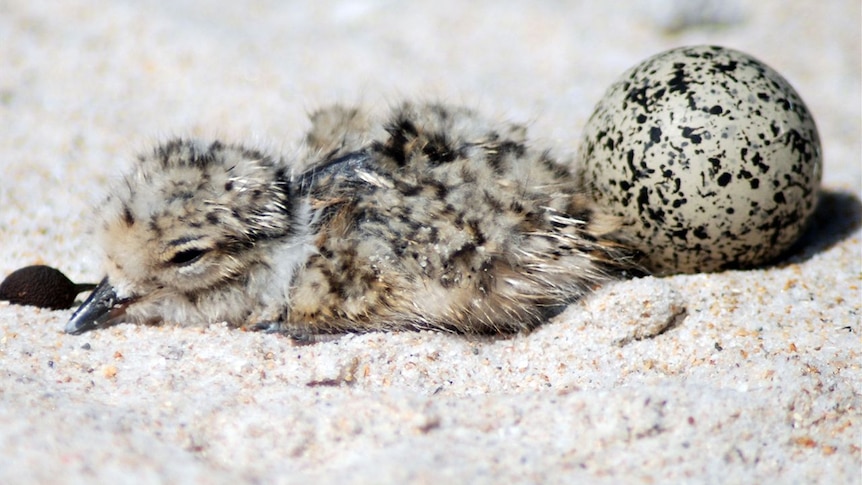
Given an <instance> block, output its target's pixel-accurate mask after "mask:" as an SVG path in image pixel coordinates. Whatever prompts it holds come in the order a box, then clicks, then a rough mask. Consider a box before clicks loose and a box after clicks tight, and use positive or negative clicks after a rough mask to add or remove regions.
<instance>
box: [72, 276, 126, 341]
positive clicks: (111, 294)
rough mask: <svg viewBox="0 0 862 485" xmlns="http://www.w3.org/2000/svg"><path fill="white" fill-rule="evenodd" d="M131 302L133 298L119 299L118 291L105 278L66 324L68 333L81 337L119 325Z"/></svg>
mask: <svg viewBox="0 0 862 485" xmlns="http://www.w3.org/2000/svg"><path fill="white" fill-rule="evenodd" d="M131 302H132V299H131V298H124V299H120V298H117V292H116V290H114V287H113V286H111V284H110V283H109V282H108V278H105V279H103V280H102V282H101V283H99V286H97V287H96V289H95V290H93V292H92V293H90V296H89V297H87V300H86V301H84V303H82V304H81V306H80V307H78V309H77V310H75V313H73V314H72V318H70V319H69V323H67V324H66V333H70V334H72V335H79V334H82V333H84V332H87V331H90V330H94V329H97V328H103V327H107V326H109V325H111V324H114V323H118V322H120V321H121V320H122V318H123V316H124V315H125V314H126V307H127V306H128V305H129V304H130V303H131Z"/></svg>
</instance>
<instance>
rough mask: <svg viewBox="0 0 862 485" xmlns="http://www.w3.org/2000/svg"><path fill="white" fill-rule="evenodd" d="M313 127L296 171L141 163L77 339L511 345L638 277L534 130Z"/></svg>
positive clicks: (208, 147)
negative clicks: (264, 336)
mask: <svg viewBox="0 0 862 485" xmlns="http://www.w3.org/2000/svg"><path fill="white" fill-rule="evenodd" d="M312 125H313V126H312V129H311V131H310V132H309V133H308V134H307V136H306V142H305V143H304V146H305V151H303V152H302V153H304V155H299V156H297V157H296V160H284V159H280V158H276V157H273V156H270V155H268V154H266V153H263V152H261V151H258V150H255V149H251V148H247V147H243V146H240V145H228V144H223V143H220V142H217V141H216V142H211V143H203V142H199V141H189V140H182V139H176V140H172V141H169V142H167V143H164V144H162V145H160V146H157V147H156V148H155V149H154V150H153V151H152V152H151V153H147V154H144V155H141V156H139V157H138V160H137V164H136V166H135V167H134V169H133V171H132V172H131V174H130V175H128V176H127V177H125V179H124V180H123V181H122V183H120V184H118V185H116V186H115V187H114V188H113V190H112V191H111V192H110V195H109V196H108V197H107V200H106V201H105V203H104V205H103V206H102V207H101V208H99V209H98V210H97V212H96V213H97V214H98V216H97V217H98V221H97V224H96V227H95V228H94V232H95V235H96V237H97V240H98V243H99V244H100V245H101V248H102V250H103V251H104V254H105V270H106V272H107V276H106V277H105V279H104V280H103V281H102V283H101V284H100V286H99V287H98V288H97V289H96V290H94V291H93V293H92V294H91V296H90V297H89V299H88V300H87V301H86V302H85V303H84V304H83V305H81V307H80V308H79V309H78V310H77V311H76V313H75V314H74V315H73V316H72V319H71V320H70V321H69V323H68V325H67V326H66V331H67V332H68V333H73V334H77V333H81V332H84V331H87V330H90V329H94V328H99V327H104V326H107V325H110V324H112V323H117V322H123V321H125V322H141V323H154V322H161V321H169V322H176V323H180V324H195V323H198V324H202V323H207V322H223V321H226V322H228V323H229V324H230V325H232V326H244V327H247V328H254V329H267V330H270V331H281V332H285V333H287V334H289V335H292V336H296V337H308V336H313V335H317V334H331V333H342V332H366V331H374V330H398V329H438V330H447V331H456V332H463V333H481V334H489V333H490V334H495V333H511V332H518V331H522V330H528V329H531V328H533V327H535V326H536V325H538V324H540V323H542V322H543V321H544V320H546V319H547V318H548V317H549V315H553V314H554V313H556V312H559V311H560V310H561V309H562V308H563V307H564V306H565V305H567V304H568V303H570V302H572V301H574V300H576V299H578V298H579V297H581V296H582V295H584V294H585V293H586V292H588V291H589V290H590V289H592V288H594V287H595V286H596V285H598V284H600V283H601V282H603V281H606V280H608V279H612V278H615V277H619V276H621V275H624V274H626V272H630V271H632V270H634V269H635V267H636V266H635V261H634V255H633V253H632V251H630V250H629V249H628V247H627V246H626V245H625V244H624V243H623V242H621V241H620V240H619V237H618V235H617V233H616V230H617V223H616V221H615V220H613V219H612V218H609V217H607V216H604V215H602V214H601V212H600V211H598V210H597V208H595V207H594V206H593V204H592V203H591V202H589V201H588V200H587V199H586V198H585V196H584V195H583V191H582V190H580V188H579V187H577V185H576V183H575V181H574V180H575V179H574V177H573V176H572V175H571V174H570V172H569V170H568V169H567V168H566V167H564V166H562V165H560V164H558V163H557V162H556V161H555V160H554V159H553V158H552V157H551V156H550V155H549V152H546V151H541V150H536V149H534V148H532V147H530V146H528V144H527V142H526V134H525V129H524V128H523V127H520V126H517V125H512V124H505V123H504V124H494V123H491V122H489V121H486V120H485V119H483V118H481V117H479V116H477V115H476V114H475V113H474V112H473V111H471V110H468V109H465V108H458V107H450V106H447V105H441V104H411V103H406V104H403V105H401V106H400V107H397V108H395V109H393V110H391V112H390V113H389V114H388V116H387V117H386V118H384V119H383V120H382V121H381V122H377V121H374V119H372V118H370V117H369V116H368V115H366V114H365V113H363V112H361V111H359V110H357V109H348V108H343V107H338V106H336V107H333V108H329V109H326V110H322V111H320V112H317V113H315V114H314V115H313V116H312Z"/></svg>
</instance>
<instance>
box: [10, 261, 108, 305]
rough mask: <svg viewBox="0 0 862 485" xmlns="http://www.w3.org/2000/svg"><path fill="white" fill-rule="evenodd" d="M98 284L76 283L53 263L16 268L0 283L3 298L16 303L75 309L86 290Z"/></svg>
mask: <svg viewBox="0 0 862 485" xmlns="http://www.w3.org/2000/svg"><path fill="white" fill-rule="evenodd" d="M95 287H96V285H94V284H75V283H73V282H72V281H70V280H69V278H67V277H66V275H64V274H63V273H62V272H60V270H57V269H55V268H52V267H50V266H44V265H36V266H27V267H24V268H21V269H19V270H17V271H13V272H12V273H11V274H10V275H9V276H7V277H6V279H5V280H3V282H2V283H0V300H6V301H8V302H10V303H13V304H15V305H31V306H37V307H40V308H50V309H52V310H65V309H67V308H71V307H72V304H73V303H74V302H75V297H76V296H78V293H81V292H82V291H89V290H92V289H93V288H95Z"/></svg>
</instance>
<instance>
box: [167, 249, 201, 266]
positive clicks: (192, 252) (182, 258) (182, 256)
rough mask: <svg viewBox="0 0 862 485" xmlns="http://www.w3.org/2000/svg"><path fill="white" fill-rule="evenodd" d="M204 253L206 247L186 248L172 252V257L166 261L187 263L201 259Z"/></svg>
mask: <svg viewBox="0 0 862 485" xmlns="http://www.w3.org/2000/svg"><path fill="white" fill-rule="evenodd" d="M206 253H207V250H206V249H195V248H193V249H186V250H184V251H180V252H178V253H177V254H174V257H172V258H171V259H170V260H168V262H169V263H171V264H175V265H180V266H182V265H187V264H191V263H194V262H195V261H197V260H199V259H201V257H202V256H203V255H204V254H206Z"/></svg>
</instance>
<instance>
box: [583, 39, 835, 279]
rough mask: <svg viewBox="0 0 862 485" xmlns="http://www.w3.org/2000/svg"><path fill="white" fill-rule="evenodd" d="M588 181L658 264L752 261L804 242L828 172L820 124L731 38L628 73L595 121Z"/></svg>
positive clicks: (693, 268) (685, 266)
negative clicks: (725, 44) (731, 44)
mask: <svg viewBox="0 0 862 485" xmlns="http://www.w3.org/2000/svg"><path fill="white" fill-rule="evenodd" d="M578 158H579V165H578V171H579V176H580V178H581V181H582V182H583V183H584V184H585V187H588V188H589V189H590V190H591V191H592V193H593V196H594V197H595V199H596V200H597V202H598V203H599V204H600V205H602V206H604V207H606V208H607V209H608V211H609V212H611V213H615V214H616V215H618V216H620V217H621V218H622V219H623V220H624V223H625V231H626V235H627V236H628V237H630V238H631V240H632V241H633V243H634V244H635V245H636V246H637V247H638V248H639V249H640V250H641V251H643V253H644V255H645V257H646V262H645V266H646V267H647V269H648V270H650V271H652V272H654V273H656V274H671V273H694V272H707V271H719V270H723V269H730V268H750V267H754V266H758V265H762V264H765V263H768V262H770V261H772V260H774V259H775V258H776V257H778V256H779V255H780V254H781V253H782V252H783V251H785V250H786V249H787V248H788V247H790V245H792V244H793V243H794V241H796V240H797V239H798V238H799V236H800V235H801V234H802V231H803V230H804V228H805V226H806V221H807V220H808V218H809V216H811V214H812V212H813V211H814V207H815V203H816V200H817V193H818V187H819V185H820V177H821V173H822V156H821V148H820V140H819V137H818V134H817V127H816V126H815V124H814V120H813V118H812V117H811V113H809V111H808V109H807V108H806V106H805V103H803V102H802V99H801V98H800V97H799V95H798V94H797V93H796V91H795V90H794V89H793V88H792V87H791V86H790V84H789V83H788V82H787V81H786V80H785V79H784V78H783V77H782V76H781V75H780V74H778V73H777V72H776V71H774V70H773V69H771V68H770V67H769V66H767V65H765V64H763V63H762V62H760V61H758V60H757V59H754V58H753V57H751V56H749V55H747V54H744V53H742V52H738V51H735V50H731V49H725V48H722V47H709V46H698V47H685V48H678V49H673V50H669V51H666V52H663V53H661V54H658V55H656V56H654V57H651V58H649V59H647V60H646V61H644V62H642V63H641V64H638V65H637V66H635V67H633V68H631V69H629V70H628V71H626V72H625V73H624V74H623V75H622V77H620V78H619V80H617V81H616V82H615V83H614V84H613V85H612V86H611V87H610V89H609V90H608V91H607V93H605V96H604V97H603V98H602V100H601V101H600V102H599V104H598V106H596V109H595V111H594V113H593V115H592V116H591V117H590V119H589V121H588V122H587V125H586V127H585V129H584V135H583V140H582V142H581V146H580V151H579V154H578Z"/></svg>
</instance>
